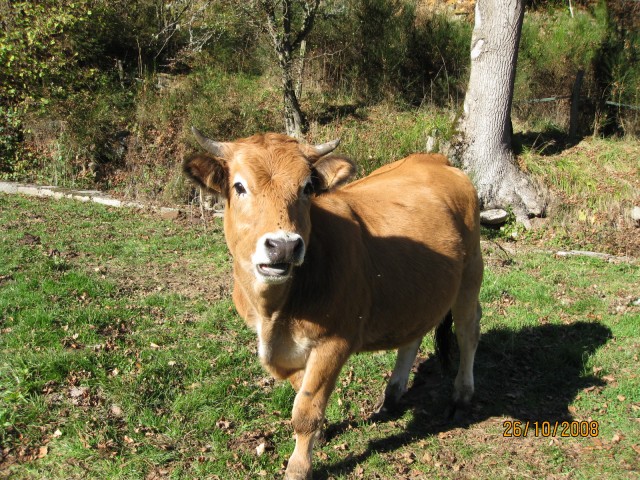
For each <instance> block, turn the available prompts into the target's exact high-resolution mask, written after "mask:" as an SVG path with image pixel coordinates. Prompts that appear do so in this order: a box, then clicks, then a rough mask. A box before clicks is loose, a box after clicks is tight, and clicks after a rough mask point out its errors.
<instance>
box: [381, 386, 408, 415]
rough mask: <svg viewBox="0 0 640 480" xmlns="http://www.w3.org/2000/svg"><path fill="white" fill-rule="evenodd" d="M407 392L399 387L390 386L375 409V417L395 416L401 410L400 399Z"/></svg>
mask: <svg viewBox="0 0 640 480" xmlns="http://www.w3.org/2000/svg"><path fill="white" fill-rule="evenodd" d="M404 392H405V390H404V389H402V388H401V387H400V386H398V385H393V384H389V385H387V388H386V389H385V391H384V393H383V394H382V395H380V398H378V401H377V402H376V404H375V406H374V407H373V413H374V415H394V414H396V413H398V412H399V411H400V410H401V408H400V399H401V398H402V395H404Z"/></svg>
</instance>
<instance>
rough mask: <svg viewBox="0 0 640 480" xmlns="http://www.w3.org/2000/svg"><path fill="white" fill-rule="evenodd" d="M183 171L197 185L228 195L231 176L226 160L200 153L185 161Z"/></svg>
mask: <svg viewBox="0 0 640 480" xmlns="http://www.w3.org/2000/svg"><path fill="white" fill-rule="evenodd" d="M182 170H183V171H184V173H185V174H186V175H187V177H189V178H190V179H191V180H192V181H193V182H194V183H195V184H196V185H198V186H200V187H203V188H205V189H207V190H211V191H213V192H216V193H219V194H222V195H224V196H226V195H227V182H228V178H229V174H228V170H227V164H226V162H225V161H224V160H222V159H220V158H216V157H213V156H211V155H207V154H200V153H198V154H195V155H192V156H191V157H188V158H186V159H185V161H184V163H183V164H182Z"/></svg>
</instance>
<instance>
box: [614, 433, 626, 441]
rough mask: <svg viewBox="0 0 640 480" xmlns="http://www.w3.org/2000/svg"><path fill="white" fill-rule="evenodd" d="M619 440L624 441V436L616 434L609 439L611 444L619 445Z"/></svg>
mask: <svg viewBox="0 0 640 480" xmlns="http://www.w3.org/2000/svg"><path fill="white" fill-rule="evenodd" d="M621 440H624V435H622V434H620V433H616V434H614V435H613V438H612V439H611V443H620V441H621Z"/></svg>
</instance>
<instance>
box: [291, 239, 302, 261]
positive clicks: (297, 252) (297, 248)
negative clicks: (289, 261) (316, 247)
mask: <svg viewBox="0 0 640 480" xmlns="http://www.w3.org/2000/svg"><path fill="white" fill-rule="evenodd" d="M303 253H304V242H303V241H302V239H301V238H297V239H296V240H295V244H294V246H293V256H294V258H296V259H297V258H300V257H302V254H303Z"/></svg>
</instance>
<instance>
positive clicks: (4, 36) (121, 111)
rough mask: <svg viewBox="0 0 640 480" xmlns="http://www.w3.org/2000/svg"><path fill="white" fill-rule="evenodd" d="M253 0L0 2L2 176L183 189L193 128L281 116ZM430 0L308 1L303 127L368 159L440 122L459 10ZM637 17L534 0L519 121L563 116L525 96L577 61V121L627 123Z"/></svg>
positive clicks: (566, 77)
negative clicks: (314, 15) (315, 13)
mask: <svg viewBox="0 0 640 480" xmlns="http://www.w3.org/2000/svg"><path fill="white" fill-rule="evenodd" d="M251 3H252V2H233V1H228V0H210V1H206V0H179V1H175V2H171V3H165V2H162V1H158V0H135V1H124V0H116V1H109V2H107V1H105V0H78V1H74V2H69V1H63V0H45V1H43V2H5V3H2V4H1V5H0V14H1V15H0V19H1V20H0V23H1V24H2V29H1V30H0V78H1V79H2V81H1V82H0V176H1V177H2V178H5V179H16V180H30V181H40V182H45V183H53V184H57V185H62V186H95V185H98V186H100V187H102V188H108V189H112V190H116V191H120V192H122V193H124V194H126V195H128V196H132V197H139V196H143V197H147V198H154V199H159V200H165V201H175V200H185V199H186V198H187V197H186V196H187V189H186V188H185V187H184V185H183V183H182V179H181V177H180V175H179V172H178V169H177V164H179V162H180V158H181V156H182V155H183V154H184V153H185V150H186V149H188V148H190V147H189V145H190V144H191V142H192V140H191V138H190V136H189V135H188V127H189V126H190V125H192V124H195V125H198V126H199V127H200V128H202V129H203V130H204V131H206V132H207V133H208V134H209V135H211V136H215V137H217V138H223V139H230V138H234V137H239V136H243V135H249V134H252V133H255V132H257V131H264V130H276V131H281V130H283V126H282V113H281V111H282V105H281V104H282V99H281V93H280V91H279V81H278V80H277V71H276V70H277V62H276V61H275V54H274V52H273V51H272V48H271V44H270V42H269V39H268V38H267V34H266V33H265V32H264V28H263V24H261V18H260V16H257V15H256V14H255V9H252V8H251ZM294 3H295V2H294ZM433 3H434V2H430V1H422V0H351V1H349V2H334V1H331V0H327V1H325V2H323V3H322V6H321V13H320V15H319V18H318V19H317V21H316V24H315V26H314V29H313V31H312V32H311V35H310V37H309V42H308V46H307V51H306V63H305V69H304V72H303V80H304V82H303V91H302V106H303V109H304V110H305V113H306V114H307V115H308V117H309V119H310V122H311V128H310V130H309V132H308V134H307V137H308V140H309V141H314V140H316V139H319V140H325V139H326V138H328V137H332V136H336V135H340V136H342V137H343V148H344V150H345V151H347V152H348V153H350V154H352V155H354V156H355V157H356V158H357V159H358V161H359V162H360V163H362V164H363V165H364V167H363V168H364V170H365V171H367V170H369V169H370V168H373V167H375V166H377V165H379V164H380V163H383V162H386V161H388V160H389V159H390V158H393V157H397V156H398V155H402V154H404V153H407V152H410V151H414V150H422V149H424V144H425V139H426V136H427V135H428V134H431V133H433V131H434V130H435V131H437V132H438V134H439V135H440V136H441V137H444V138H446V137H447V136H450V135H451V133H452V124H453V121H454V119H455V116H456V115H455V112H456V110H457V109H458V108H459V107H460V105H461V102H462V99H463V96H464V91H465V82H466V77H467V68H468V50H469V40H470V34H471V28H472V21H473V11H472V4H467V5H466V6H464V7H462V8H460V7H456V8H458V10H453V7H451V8H449V7H448V5H449V4H450V2H435V3H436V5H435V6H434V5H433ZM579 3H580V2H579ZM639 19H640V8H638V5H637V2H631V1H624V2H617V1H616V2H613V1H610V2H609V1H607V2H599V3H598V2H589V1H586V0H585V1H584V2H581V3H580V5H578V6H574V11H573V14H572V13H570V11H569V9H568V8H567V6H566V5H565V4H564V2H553V1H544V2H533V4H532V5H530V6H529V8H528V13H527V15H526V18H525V25H524V30H523V38H522V45H521V52H520V61H519V65H518V74H517V85H516V97H515V115H516V128H517V129H518V128H519V129H521V130H533V131H536V132H543V131H549V130H552V131H553V130H556V131H565V130H566V124H567V121H568V110H569V109H568V100H567V99H566V98H562V99H560V100H558V101H555V102H546V103H532V102H531V100H532V99H538V98H542V97H566V96H568V95H569V94H570V92H571V88H572V85H573V82H574V80H575V76H576V73H577V71H578V70H581V69H582V70H584V71H585V72H586V73H585V82H584V85H583V89H582V93H583V96H584V97H586V98H585V99H584V100H583V102H582V109H581V112H582V114H581V123H580V127H581V133H582V134H592V133H593V134H596V135H610V134H616V135H620V134H626V135H636V134H637V133H638V129H639V128H640V121H639V119H638V114H639V113H638V112H639V111H638V110H637V109H636V110H634V109H632V108H628V107H627V105H632V106H633V105H636V106H637V105H638V104H640V98H639V97H640V90H639V88H640V87H639V85H640V67H638V65H640V62H638V61H637V60H638V58H637V57H638V54H639V53H640V47H639V45H640V34H639V33H638V31H639V29H638V24H639V22H640V20H639ZM607 102H609V103H607ZM613 104H615V105H613ZM621 105H623V106H621ZM364 125H366V126H364ZM389 137H391V138H392V139H393V140H394V141H393V142H384V141H381V138H389Z"/></svg>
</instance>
